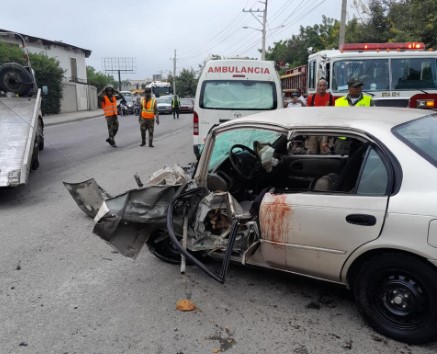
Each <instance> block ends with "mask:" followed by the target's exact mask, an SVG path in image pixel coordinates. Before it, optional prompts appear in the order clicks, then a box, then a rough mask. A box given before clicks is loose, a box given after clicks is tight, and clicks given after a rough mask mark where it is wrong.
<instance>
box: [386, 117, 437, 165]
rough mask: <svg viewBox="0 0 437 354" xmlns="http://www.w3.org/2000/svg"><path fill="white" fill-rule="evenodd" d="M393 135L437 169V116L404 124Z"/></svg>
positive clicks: (395, 129) (394, 130)
mask: <svg viewBox="0 0 437 354" xmlns="http://www.w3.org/2000/svg"><path fill="white" fill-rule="evenodd" d="M393 133H394V134H395V135H396V136H397V137H398V138H399V139H401V140H402V141H403V142H404V143H406V144H407V145H408V146H410V147H411V148H412V149H413V150H415V151H416V152H417V153H418V154H419V155H420V156H422V157H423V158H425V159H426V160H428V161H429V162H431V163H432V164H433V165H434V166H436V167H437V115H436V114H433V115H430V116H426V117H424V118H421V119H417V120H414V121H412V122H408V123H406V124H402V125H400V126H397V127H395V128H394V129H393Z"/></svg>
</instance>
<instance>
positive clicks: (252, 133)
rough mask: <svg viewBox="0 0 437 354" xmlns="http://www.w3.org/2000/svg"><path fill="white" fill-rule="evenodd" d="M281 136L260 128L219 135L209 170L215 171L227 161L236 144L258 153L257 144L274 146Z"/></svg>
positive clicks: (236, 130)
mask: <svg viewBox="0 0 437 354" xmlns="http://www.w3.org/2000/svg"><path fill="white" fill-rule="evenodd" d="M281 135H283V133H280V132H277V131H273V130H267V129H259V128H241V129H233V130H228V131H225V132H223V133H221V134H218V135H217V136H216V138H215V143H214V148H213V151H212V154H211V158H210V160H209V166H208V170H209V171H211V170H213V169H214V168H215V167H217V166H218V165H219V164H220V163H221V162H222V161H223V160H225V159H226V158H227V157H228V156H229V151H230V149H231V147H232V146H234V145H235V144H241V145H245V146H247V147H249V148H251V149H253V150H255V151H256V147H255V145H256V144H255V142H258V143H261V144H263V145H264V144H272V143H273V142H274V141H276V140H277V139H278V138H279V137H280V136H281Z"/></svg>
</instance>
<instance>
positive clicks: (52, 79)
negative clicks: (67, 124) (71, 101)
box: [30, 54, 64, 115]
mask: <svg viewBox="0 0 437 354" xmlns="http://www.w3.org/2000/svg"><path fill="white" fill-rule="evenodd" d="M30 61H31V63H32V68H33V70H35V76H36V82H37V83H38V87H42V86H47V88H48V90H49V91H48V95H46V96H44V95H43V96H42V103H41V111H42V113H43V114H44V115H45V114H58V113H59V111H60V110H61V99H62V79H63V78H64V70H63V69H62V68H61V67H60V65H59V62H58V61H57V60H56V59H55V58H49V57H48V56H47V55H45V54H30Z"/></svg>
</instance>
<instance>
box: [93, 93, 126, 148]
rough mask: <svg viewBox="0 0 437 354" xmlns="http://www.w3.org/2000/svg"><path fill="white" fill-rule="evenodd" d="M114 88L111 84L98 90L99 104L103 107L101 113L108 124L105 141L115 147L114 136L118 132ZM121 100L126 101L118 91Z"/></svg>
mask: <svg viewBox="0 0 437 354" xmlns="http://www.w3.org/2000/svg"><path fill="white" fill-rule="evenodd" d="M115 92H116V91H115V90H114V87H113V86H112V85H107V86H105V88H104V89H103V90H102V91H100V92H99V95H98V96H99V98H100V106H101V107H102V109H103V114H104V115H105V118H106V124H107V126H108V135H109V137H108V139H106V142H107V143H108V144H109V145H111V146H112V147H115V148H116V147H117V144H116V143H115V140H114V137H115V136H116V135H117V132H118V125H119V124H118V111H117V98H116V97H115ZM117 93H118V92H117ZM118 95H119V96H120V98H121V100H122V102H123V101H124V102H126V100H125V99H124V97H123V95H122V94H121V93H118Z"/></svg>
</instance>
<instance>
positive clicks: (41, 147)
mask: <svg viewBox="0 0 437 354" xmlns="http://www.w3.org/2000/svg"><path fill="white" fill-rule="evenodd" d="M38 136H39V140H38V149H39V151H42V150H44V124H43V122H42V119H41V118H40V119H39V120H38Z"/></svg>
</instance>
